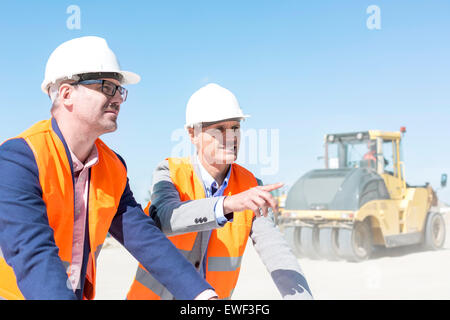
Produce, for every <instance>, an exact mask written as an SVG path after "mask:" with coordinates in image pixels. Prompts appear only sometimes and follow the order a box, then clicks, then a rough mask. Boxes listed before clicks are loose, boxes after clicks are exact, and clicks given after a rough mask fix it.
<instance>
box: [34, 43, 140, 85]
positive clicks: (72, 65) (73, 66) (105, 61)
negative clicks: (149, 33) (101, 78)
mask: <svg viewBox="0 0 450 320" xmlns="http://www.w3.org/2000/svg"><path fill="white" fill-rule="evenodd" d="M94 73H97V74H99V75H103V74H110V75H111V74H115V75H116V76H118V78H119V79H118V80H119V81H120V83H121V84H122V85H123V84H135V83H138V82H139V81H140V79H141V77H140V76H139V75H137V74H135V73H133V72H129V71H122V70H120V65H119V61H118V60H117V58H116V55H115V54H114V52H112V50H111V49H110V48H109V47H108V44H107V43H106V40H105V39H103V38H100V37H94V36H89V37H81V38H75V39H72V40H69V41H67V42H64V43H63V44H61V45H60V46H58V47H57V48H56V49H55V50H54V51H53V52H52V54H51V55H50V57H49V58H48V61H47V66H46V67H45V79H44V81H43V82H42V85H41V89H42V91H44V93H46V94H48V88H49V86H50V85H51V84H54V83H56V82H58V81H61V80H66V79H72V80H75V81H77V80H79V77H77V75H80V74H94Z"/></svg>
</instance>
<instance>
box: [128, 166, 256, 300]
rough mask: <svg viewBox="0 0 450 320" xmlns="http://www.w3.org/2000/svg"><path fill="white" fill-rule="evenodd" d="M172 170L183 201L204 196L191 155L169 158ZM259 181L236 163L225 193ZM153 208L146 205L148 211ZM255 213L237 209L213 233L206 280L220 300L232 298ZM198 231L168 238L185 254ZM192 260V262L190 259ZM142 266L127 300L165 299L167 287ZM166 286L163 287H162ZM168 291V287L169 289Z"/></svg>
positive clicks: (245, 187) (232, 192)
mask: <svg viewBox="0 0 450 320" xmlns="http://www.w3.org/2000/svg"><path fill="white" fill-rule="evenodd" d="M168 162H169V170H170V177H171V179H172V182H173V183H174V185H175V187H176V188H177V190H178V193H179V194H180V200H181V201H188V200H195V199H202V198H205V192H204V189H203V183H202V182H201V181H200V180H199V178H198V177H197V175H196V174H195V172H194V169H193V167H192V164H191V163H190V160H189V158H169V159H168ZM257 185H258V183H257V181H256V178H255V177H254V176H253V174H252V173H250V172H249V171H247V170H246V169H244V168H243V167H241V166H239V165H237V164H233V165H232V166H231V174H230V179H229V182H228V187H227V188H226V189H225V191H224V195H233V194H237V193H240V192H243V191H246V190H248V189H250V188H252V187H254V186H257ZM149 207H150V203H149V205H147V208H146V210H145V211H146V213H147V214H148V210H149ZM253 218H254V214H253V212H252V211H250V210H246V211H243V212H235V214H234V218H233V222H228V223H226V224H225V226H224V227H221V228H219V229H215V230H213V231H212V232H211V237H210V240H209V245H208V249H207V253H206V259H207V260H206V280H207V281H208V282H209V283H210V284H211V286H212V287H213V288H214V289H215V290H216V292H217V294H218V295H219V298H220V299H229V298H231V295H232V293H233V290H234V287H235V285H236V283H237V279H238V276H239V271H240V266H241V262H242V256H243V254H244V250H245V246H246V243H247V240H248V237H249V235H250V230H251V226H252V222H253ZM196 237H197V233H196V232H191V233H186V234H181V235H176V236H171V237H169V239H170V240H171V241H172V242H173V243H174V245H175V246H176V247H177V248H178V249H183V251H182V253H183V252H184V253H183V254H184V255H185V256H189V253H190V252H191V250H192V249H193V246H194V242H195V239H196ZM191 262H192V261H191ZM152 278H153V277H151V275H150V274H149V273H148V272H147V271H146V270H145V268H144V267H143V266H142V265H139V267H138V270H137V272H136V278H135V281H134V282H133V284H132V286H131V288H130V290H129V292H128V295H127V299H164V297H162V296H161V293H163V292H165V291H164V290H165V288H164V287H163V286H162V285H161V284H160V283H159V282H157V281H156V280H155V279H153V280H152ZM162 288H164V290H161V289H162ZM166 291H167V290H166Z"/></svg>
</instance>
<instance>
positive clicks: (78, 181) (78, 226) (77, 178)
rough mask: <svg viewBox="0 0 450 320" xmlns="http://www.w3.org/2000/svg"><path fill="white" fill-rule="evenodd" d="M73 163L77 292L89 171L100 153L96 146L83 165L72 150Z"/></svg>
mask: <svg viewBox="0 0 450 320" xmlns="http://www.w3.org/2000/svg"><path fill="white" fill-rule="evenodd" d="M70 155H71V157H72V163H73V175H74V182H75V185H74V196H75V211H74V221H73V242H72V264H71V265H70V270H69V274H70V276H69V281H70V283H71V285H72V289H73V291H74V292H75V290H76V289H79V287H80V274H81V267H82V264H83V251H84V238H85V232H86V218H87V204H88V196H89V169H90V168H91V167H92V166H93V165H95V164H96V163H97V162H98V151H97V147H96V146H95V145H94V147H93V148H92V151H91V153H90V154H89V156H88V157H87V159H86V161H85V163H84V164H83V163H82V162H81V161H80V160H78V158H77V157H76V156H75V154H74V153H73V152H72V150H70Z"/></svg>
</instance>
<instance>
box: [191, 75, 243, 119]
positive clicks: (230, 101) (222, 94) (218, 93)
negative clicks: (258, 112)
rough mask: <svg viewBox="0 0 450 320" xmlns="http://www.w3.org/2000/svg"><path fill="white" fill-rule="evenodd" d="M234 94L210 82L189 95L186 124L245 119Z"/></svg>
mask: <svg viewBox="0 0 450 320" xmlns="http://www.w3.org/2000/svg"><path fill="white" fill-rule="evenodd" d="M248 117H250V116H249V115H244V113H243V112H242V110H241V107H240V106H239V102H238V100H237V99H236V97H235V95H234V94H233V93H232V92H231V91H230V90H228V89H225V88H223V87H221V86H219V85H218V84H215V83H210V84H208V85H206V86H204V87H202V88H200V89H199V90H197V91H196V92H194V94H193V95H192V96H191V97H190V99H189V101H188V103H187V106H186V125H185V127H186V128H187V127H192V126H193V125H195V124H198V123H205V122H217V121H222V120H227V119H235V118H237V119H241V120H242V119H245V118H248Z"/></svg>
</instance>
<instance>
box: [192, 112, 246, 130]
mask: <svg viewBox="0 0 450 320" xmlns="http://www.w3.org/2000/svg"><path fill="white" fill-rule="evenodd" d="M247 118H250V115H249V114H244V115H242V116H238V117H231V118H226V119H220V120H216V119H215V120H212V121H202V122H201V123H209V124H212V123H219V122H224V121H230V120H245V119H247ZM198 123H200V122H196V123H186V124H185V125H184V128H185V129H188V128H192V127H193V126H195V125H196V124H198Z"/></svg>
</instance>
